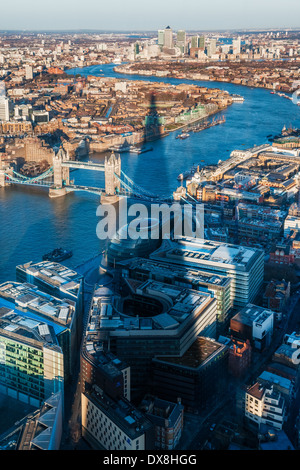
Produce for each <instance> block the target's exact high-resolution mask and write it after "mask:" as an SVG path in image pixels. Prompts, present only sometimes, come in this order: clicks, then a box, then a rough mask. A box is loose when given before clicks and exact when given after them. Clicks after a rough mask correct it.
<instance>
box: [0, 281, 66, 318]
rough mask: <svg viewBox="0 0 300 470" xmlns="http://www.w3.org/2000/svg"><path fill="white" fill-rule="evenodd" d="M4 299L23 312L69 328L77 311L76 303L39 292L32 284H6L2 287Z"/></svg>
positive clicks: (0, 287)
mask: <svg viewBox="0 0 300 470" xmlns="http://www.w3.org/2000/svg"><path fill="white" fill-rule="evenodd" d="M2 299H6V300H7V301H9V302H11V303H12V304H14V305H15V306H16V307H17V308H19V309H21V310H22V311H31V312H33V313H37V314H38V315H40V316H42V317H45V318H46V319H48V320H51V321H53V322H55V323H58V324H60V325H65V326H69V325H70V323H71V321H72V317H73V314H74V311H75V302H73V301H72V300H68V299H64V300H61V299H58V298H56V297H53V296H51V295H48V294H46V293H44V292H41V291H39V290H38V288H37V287H36V286H34V285H32V284H29V283H24V284H21V283H19V282H10V281H8V282H4V283H3V284H1V285H0V305H1V301H2Z"/></svg>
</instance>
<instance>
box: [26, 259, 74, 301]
mask: <svg viewBox="0 0 300 470" xmlns="http://www.w3.org/2000/svg"><path fill="white" fill-rule="evenodd" d="M17 270H22V271H25V272H26V273H27V274H28V275H30V276H33V277H36V278H38V279H40V280H41V281H43V282H45V283H47V284H49V285H50V286H52V287H56V288H58V289H60V290H62V291H65V292H67V293H69V294H72V295H74V296H77V295H78V290H79V287H80V282H81V278H82V276H81V275H80V274H79V273H77V272H76V271H73V270H72V269H69V268H67V267H65V266H63V265H62V264H59V263H55V262H52V261H41V262H39V263H32V262H31V261H30V262H29V263H25V264H22V265H19V266H17Z"/></svg>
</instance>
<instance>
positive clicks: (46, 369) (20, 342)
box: [0, 307, 64, 406]
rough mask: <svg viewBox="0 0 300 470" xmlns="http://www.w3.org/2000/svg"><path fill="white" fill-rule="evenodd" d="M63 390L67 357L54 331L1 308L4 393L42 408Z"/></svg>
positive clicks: (1, 381)
mask: <svg viewBox="0 0 300 470" xmlns="http://www.w3.org/2000/svg"><path fill="white" fill-rule="evenodd" d="M63 387H64V363H63V353H62V350H61V348H60V347H59V345H58V343H57V339H56V336H55V332H54V330H53V328H51V327H50V326H48V325H47V324H46V323H45V322H43V321H36V320H33V319H31V318H29V317H26V316H20V315H18V313H16V312H14V311H13V310H11V309H9V308H6V307H1V308H0V392H1V393H4V394H7V395H9V396H11V397H13V398H16V399H18V400H20V401H22V402H24V403H28V404H30V405H34V406H40V404H41V403H42V402H43V401H44V400H45V399H46V398H48V397H50V395H52V394H53V393H56V392H59V391H60V392H62V393H63Z"/></svg>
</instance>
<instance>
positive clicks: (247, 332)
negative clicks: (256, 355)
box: [230, 304, 275, 351]
mask: <svg viewBox="0 0 300 470" xmlns="http://www.w3.org/2000/svg"><path fill="white" fill-rule="evenodd" d="M274 317H275V314H274V312H272V310H267V309H265V308H263V307H258V306H256V305H252V304H248V305H247V306H246V307H244V308H243V309H242V310H240V311H239V312H238V313H237V314H236V315H235V316H234V317H232V318H231V320H230V333H231V335H232V336H233V337H234V338H236V339H241V340H243V341H246V340H249V341H250V343H251V344H252V346H253V348H254V349H256V350H258V351H263V350H264V349H266V348H267V347H268V346H269V345H270V343H271V340H272V335H273V330H274Z"/></svg>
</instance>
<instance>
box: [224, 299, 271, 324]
mask: <svg viewBox="0 0 300 470" xmlns="http://www.w3.org/2000/svg"><path fill="white" fill-rule="evenodd" d="M272 315H274V312H273V311H272V310H268V309H266V308H263V307H258V306H257V305H253V304H248V305H247V306H246V307H244V308H242V310H240V311H239V312H238V313H237V314H236V315H235V316H234V317H233V318H232V319H233V320H235V321H238V322H240V323H243V324H244V325H249V326H253V323H255V324H256V325H262V324H263V322H264V321H266V320H267V319H268V318H269V317H270V316H272Z"/></svg>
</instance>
